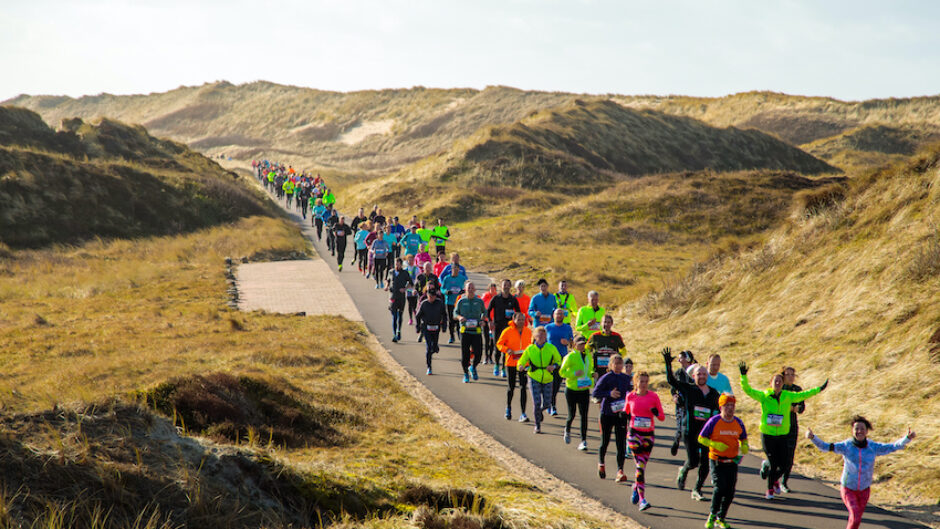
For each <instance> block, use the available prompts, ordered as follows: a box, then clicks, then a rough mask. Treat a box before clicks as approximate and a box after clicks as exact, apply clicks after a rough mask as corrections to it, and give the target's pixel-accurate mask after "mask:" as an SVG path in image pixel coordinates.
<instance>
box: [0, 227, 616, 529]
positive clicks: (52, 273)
mask: <svg viewBox="0 0 940 529" xmlns="http://www.w3.org/2000/svg"><path fill="white" fill-rule="evenodd" d="M305 247H306V244H305V242H304V240H303V239H302V237H301V236H300V234H299V232H298V231H297V229H296V228H295V227H292V226H289V225H288V224H287V223H285V222H284V221H281V220H276V219H271V218H262V217H253V218H248V219H245V220H242V221H239V222H237V223H235V224H232V225H226V226H220V227H217V228H213V229H209V230H203V231H201V232H197V233H193V234H189V235H184V236H179V237H161V238H152V239H141V240H136V241H128V240H116V241H110V242H103V241H97V242H90V243H87V244H84V245H81V246H75V247H56V248H49V249H45V250H28V251H27V250H22V251H10V250H4V251H3V253H2V257H0V315H2V316H0V344H2V345H0V369H2V371H3V373H4V377H3V379H2V383H0V405H2V407H3V409H4V411H5V412H6V413H10V412H37V411H40V410H46V409H50V408H52V407H54V406H57V405H62V404H66V405H67V406H77V405H78V403H82V402H99V401H101V399H103V398H107V397H114V396H116V397H122V396H127V395H130V394H132V393H133V392H136V391H138V390H142V389H147V388H152V387H155V386H156V385H158V384H160V383H162V382H164V381H166V380H168V379H173V378H179V377H187V376H191V375H201V374H206V373H216V372H220V373H232V374H236V375H247V376H251V377H253V378H254V379H257V380H261V381H266V382H267V383H269V384H271V385H272V386H274V387H283V388H288V389H287V390H288V391H289V392H290V394H291V395H293V396H294V397H295V398H298V399H300V400H302V401H305V402H309V403H311V404H315V405H317V406H320V407H326V408H329V409H335V410H339V411H340V412H343V413H345V414H348V416H349V417H353V418H354V420H349V421H341V422H339V423H337V425H336V427H337V428H338V429H339V430H340V432H341V433H342V434H343V435H344V436H345V438H347V439H349V442H347V443H346V444H345V446H343V447H341V448H340V447H336V448H329V447H327V448H300V449H292V450H288V449H284V448H269V449H268V450H269V455H268V457H272V458H274V459H275V460H276V461H279V462H281V463H283V464H284V465H286V466H287V467H288V468H290V469H292V472H296V473H298V474H299V475H302V476H305V478H304V479H305V480H307V481H306V483H307V485H306V486H307V487H310V488H311V490H314V491H315V490H316V487H317V486H318V485H317V483H321V484H322V486H323V487H330V486H333V485H331V484H335V483H342V484H344V486H348V487H351V490H361V491H363V492H362V493H363V494H366V493H368V494H378V495H379V496H383V497H384V496H388V497H390V498H393V499H394V498H395V497H397V495H398V494H400V493H401V491H404V490H409V489H412V488H414V487H415V484H422V486H425V487H430V488H432V489H438V490H456V489H461V488H464V489H471V490H473V491H475V492H476V493H477V494H482V497H484V498H485V500H486V505H488V506H487V507H483V506H481V505H478V506H477V507H473V506H472V505H471V506H467V510H466V511H465V512H466V516H468V517H470V518H474V517H476V518H479V520H483V521H485V520H487V519H492V517H493V516H499V517H501V518H502V520H503V524H504V526H505V527H543V526H548V525H551V526H555V527H600V526H604V524H603V523H601V522H598V521H597V520H594V519H592V518H590V517H589V516H588V515H586V514H582V513H579V512H578V510H577V509H575V508H572V506H571V505H567V504H564V503H562V502H561V501H559V500H556V499H554V498H552V497H548V496H546V495H544V494H542V493H540V492H539V491H538V490H537V489H536V488H534V487H532V486H531V485H529V484H527V483H524V482H521V481H520V480H519V479H518V478H517V477H515V476H514V475H513V474H512V472H510V471H508V470H507V469H505V468H503V467H501V466H500V465H499V464H498V463H496V462H495V461H494V460H492V459H490V458H489V456H487V455H486V454H483V453H480V452H479V451H478V450H477V449H476V448H475V447H474V446H472V445H470V444H468V443H467V442H465V441H462V440H460V439H458V438H456V437H455V436H453V435H452V434H450V433H449V432H448V431H446V430H445V429H443V428H442V427H441V426H440V425H439V424H438V423H436V422H435V421H434V420H432V418H431V415H430V413H429V412H428V410H427V409H425V408H424V407H423V406H422V405H421V404H419V403H418V402H417V401H416V400H414V399H413V398H411V397H410V396H409V395H408V394H407V393H406V392H405V391H404V390H403V389H402V388H401V387H400V386H398V385H397V383H396V382H395V379H394V378H393V377H392V376H391V375H390V374H389V373H387V372H386V371H384V370H383V369H382V368H381V366H380V365H379V364H378V363H377V361H376V359H375V357H374V356H373V354H372V353H371V351H370V350H369V349H368V347H367V346H366V340H365V338H366V333H367V331H366V330H365V329H364V327H362V326H361V325H360V324H355V323H351V322H349V321H346V320H344V319H342V318H338V317H293V316H283V315H274V314H263V313H237V312H231V311H229V310H227V309H226V308H225V302H226V296H225V288H226V284H225V278H224V264H223V260H224V258H225V257H227V256H235V257H238V256H247V255H252V254H256V253H271V252H290V251H303V250H305ZM233 322H235V323H233ZM362 388H368V391H362ZM379 403H380V404H379ZM58 437H59V436H58V435H57V436H56V438H58ZM36 442H37V443H39V444H41V445H43V446H44V448H43V449H44V450H51V451H52V453H58V452H56V450H60V451H61V450H66V449H68V450H70V452H69V454H72V453H73V452H74V451H75V450H80V449H81V447H80V446H74V445H69V446H68V447H66V446H64V445H63V446H59V447H58V448H57V442H56V441H55V440H54V439H53V438H50V439H49V440H48V441H43V440H42V439H39V440H37V441H36ZM246 442H247V443H248V444H252V445H253V444H255V443H259V441H258V440H257V439H256V440H255V441H250V440H247V441H246ZM47 443H48V444H49V446H48V447H45V444H47ZM259 444H264V440H263V439H262V440H260V443H259ZM64 454H65V453H64V452H63V455H64ZM69 457H71V455H69ZM102 464H104V463H102ZM317 476H320V478H317ZM318 479H319V480H320V481H317V480H318ZM10 483H15V481H14V482H7V487H9V486H10ZM368 491H372V492H368ZM8 492H9V491H8ZM327 492H328V491H327ZM10 493H11V494H12V492H10ZM323 493H324V494H326V492H323ZM3 498H4V501H8V500H9V499H10V497H9V496H3ZM56 505H57V506H56V507H55V509H58V510H57V511H55V512H53V513H52V514H50V517H51V518H50V520H51V521H49V524H50V526H52V527H57V526H59V527H61V526H63V525H66V524H67V522H64V521H61V520H68V519H69V518H68V517H69V516H71V515H70V514H69V513H70V511H69V509H73V510H74V508H75V506H74V505H71V504H56ZM409 505H411V506H410V507H409ZM79 507H81V506H79ZM399 508H400V510H401V511H402V512H404V514H395V513H386V514H377V515H376V516H375V517H366V518H358V517H357V518H355V519H348V520H347V521H346V522H345V524H346V525H348V526H366V527H400V526H405V525H408V526H413V525H417V526H419V527H422V526H432V525H433V524H434V523H437V521H439V518H440V517H441V516H443V517H444V518H447V516H450V515H447V514H446V513H444V514H441V513H439V512H438V511H437V510H434V509H432V510H430V511H429V510H428V509H426V508H420V509H417V510H415V507H414V505H413V504H408V503H402V504H401V505H400V506H399ZM412 511H414V512H412ZM460 512H464V511H460ZM56 513H58V514H56ZM409 513H410V514H409ZM52 518H54V519H52ZM476 518H474V519H476ZM56 520H60V522H57V523H58V525H57V523H53V522H55V521H56ZM436 520H437V521H436ZM158 522H160V520H159V519H158V520H157V521H156V522H154V525H152V526H159V525H161V524H160V523H158ZM474 523H476V522H474ZM481 523H482V522H481ZM144 524H146V520H144ZM144 524H141V525H144ZM429 524H430V525H429ZM468 526H469V527H473V526H475V525H474V524H470V525H468ZM476 526H481V525H480V524H477V525H476Z"/></svg>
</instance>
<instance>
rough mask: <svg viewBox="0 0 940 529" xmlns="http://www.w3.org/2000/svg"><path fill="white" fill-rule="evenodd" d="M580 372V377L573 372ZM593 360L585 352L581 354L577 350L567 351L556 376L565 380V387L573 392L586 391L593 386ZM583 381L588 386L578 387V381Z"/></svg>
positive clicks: (589, 354)
mask: <svg viewBox="0 0 940 529" xmlns="http://www.w3.org/2000/svg"><path fill="white" fill-rule="evenodd" d="M577 371H581V372H582V374H581V376H580V377H579V376H577V375H575V372H577ZM593 373H594V358H593V355H592V354H591V353H588V352H587V351H585V352H583V353H581V352H579V351H578V350H577V349H569V350H568V354H567V355H565V360H564V361H563V362H562V363H561V369H559V370H558V374H559V375H561V376H563V377H564V378H565V387H566V388H568V389H570V390H574V391H587V390H589V389H591V386H593V385H594V377H592V376H591V375H592V374H593ZM579 378H581V379H584V381H585V382H586V383H587V384H588V385H587V386H585V387H580V388H579V387H578V379H579Z"/></svg>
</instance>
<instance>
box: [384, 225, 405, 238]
mask: <svg viewBox="0 0 940 529" xmlns="http://www.w3.org/2000/svg"><path fill="white" fill-rule="evenodd" d="M388 231H390V232H392V235H394V236H395V239H397V240H401V236H402V235H404V234H405V227H404V226H403V225H401V224H392V225H390V226H389V227H388Z"/></svg>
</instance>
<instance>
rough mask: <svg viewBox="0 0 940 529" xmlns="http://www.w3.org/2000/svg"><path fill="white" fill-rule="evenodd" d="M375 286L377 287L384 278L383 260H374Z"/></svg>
mask: <svg viewBox="0 0 940 529" xmlns="http://www.w3.org/2000/svg"><path fill="white" fill-rule="evenodd" d="M374 264H375V284H376V285H378V284H379V283H381V282H382V281H383V279H384V278H385V259H384V258H382V259H376V260H375V263H374Z"/></svg>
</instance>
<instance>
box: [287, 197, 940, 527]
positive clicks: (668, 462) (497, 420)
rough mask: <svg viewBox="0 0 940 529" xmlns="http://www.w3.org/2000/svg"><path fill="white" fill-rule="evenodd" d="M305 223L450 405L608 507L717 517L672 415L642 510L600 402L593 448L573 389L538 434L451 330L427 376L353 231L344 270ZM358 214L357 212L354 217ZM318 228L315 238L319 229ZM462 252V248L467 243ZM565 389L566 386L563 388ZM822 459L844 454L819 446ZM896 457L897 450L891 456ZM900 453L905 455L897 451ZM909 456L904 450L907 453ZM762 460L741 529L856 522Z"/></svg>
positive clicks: (738, 512) (745, 493)
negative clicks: (780, 487)
mask: <svg viewBox="0 0 940 529" xmlns="http://www.w3.org/2000/svg"><path fill="white" fill-rule="evenodd" d="M289 213H290V214H291V215H292V216H293V217H294V218H295V220H296V221H297V222H299V223H301V224H302V225H303V226H304V227H305V228H308V229H305V230H304V231H305V233H307V234H308V236H311V238H312V239H313V243H314V247H315V248H316V250H317V252H319V254H320V257H322V258H323V259H324V261H327V262H328V263H329V264H330V267H331V269H332V270H333V272H334V273H337V275H338V276H339V278H340V282H341V283H342V284H343V286H345V288H346V290H347V291H348V293H349V295H350V296H351V297H352V299H353V301H354V302H355V304H356V306H357V307H358V308H359V311H360V312H361V313H362V316H363V318H364V319H365V323H366V325H367V326H368V328H369V330H370V331H372V333H373V334H374V335H375V336H376V338H378V340H379V342H381V343H382V345H383V346H384V347H385V348H386V349H388V351H389V352H390V353H391V354H392V356H393V357H394V358H395V359H396V360H397V361H398V362H399V363H400V364H401V365H402V366H404V367H405V369H407V370H408V372H409V373H411V375H413V376H414V377H415V378H417V379H418V380H420V381H422V382H423V383H424V384H425V385H426V386H427V387H428V388H429V389H430V390H431V391H432V392H433V393H434V394H435V395H436V396H437V397H438V398H440V399H441V400H443V401H444V402H446V403H447V404H448V405H449V406H451V407H452V408H453V409H454V410H456V411H457V412H458V413H460V414H461V415H463V416H464V417H466V418H467V419H468V420H469V421H470V422H471V423H473V424H474V425H475V426H477V427H478V428H480V429H481V430H483V431H485V432H487V433H488V434H490V435H491V436H493V437H494V438H495V439H497V440H498V441H499V442H501V443H502V444H504V445H505V446H507V447H509V448H510V449H512V450H514V451H515V452H516V453H518V454H520V455H522V456H523V457H525V458H526V459H528V460H529V461H531V462H533V463H535V464H537V465H539V466H541V467H542V468H544V469H546V470H547V471H548V472H550V473H552V474H553V475H555V476H556V477H558V478H559V479H562V480H564V481H566V482H568V483H569V484H571V485H573V486H575V487H577V488H579V489H580V490H581V491H583V492H584V493H585V494H587V495H588V496H591V497H593V498H595V499H597V500H598V501H601V502H602V503H604V504H605V505H607V506H609V507H611V508H613V509H616V510H617V511H620V512H622V513H624V514H626V515H627V516H629V517H631V518H633V519H635V520H637V521H638V522H639V523H640V524H642V525H644V526H647V527H651V528H657V529H658V528H701V527H702V526H703V524H704V521H705V519H706V518H707V517H708V512H709V505H710V500H711V483H710V477H709V481H706V484H705V486H704V487H703V493H704V495H705V498H706V501H704V502H696V501H694V500H692V499H691V497H690V495H689V487H690V486H691V485H692V484H693V483H694V482H695V472H696V471H692V472H690V473H689V477H688V485H687V488H686V490H685V491H679V490H678V489H676V486H675V479H676V473H677V471H678V468H679V467H680V466H681V465H682V462H683V460H684V457H683V454H684V448H680V451H679V454H678V456H676V457H673V456H671V455H670V454H669V447H670V446H671V444H672V439H673V436H674V434H675V423H674V421H673V418H672V417H671V416H670V417H667V421H666V422H665V423H662V424H661V425H660V424H657V426H656V437H657V438H656V444H655V447H654V448H653V453H652V458H651V459H650V461H649V464H648V466H647V472H646V496H647V500H648V501H649V502H650V503H651V504H652V508H651V509H649V510H647V511H644V512H639V511H638V510H637V508H636V506H635V505H632V504H631V503H630V493H631V487H630V486H631V484H632V483H633V475H634V467H633V461H632V460H630V459H627V461H626V463H625V464H624V471H625V472H626V474H627V476H628V478H629V480H628V481H627V482H626V483H616V482H614V480H613V477H614V475H615V474H616V470H617V465H616V448H615V446H614V442H613V439H611V443H610V448H609V449H608V453H607V479H606V480H601V479H600V478H598V476H597V448H598V446H599V445H600V440H599V433H598V426H597V424H598V423H597V407H596V406H595V405H592V406H591V408H590V414H589V417H590V421H589V435H588V447H589V450H588V451H587V452H586V453H584V452H579V451H578V450H577V442H578V441H577V439H578V434H577V431H578V426H577V425H578V421H577V419H576V420H575V423H574V425H573V427H572V430H573V431H572V433H573V434H574V435H572V442H571V444H570V445H566V444H564V441H563V439H562V434H563V430H564V420H565V417H566V413H567V406H566V405H565V401H564V395H563V394H562V393H561V392H559V395H558V405H559V413H558V416H556V417H550V416H548V415H547V414H546V416H545V417H546V419H545V421H544V422H543V424H542V432H543V433H542V434H541V435H536V434H534V433H533V424H532V423H531V422H530V423H525V424H521V423H519V422H517V421H516V418H517V417H518V416H519V400H518V399H519V397H518V391H519V389H518V387H517V389H516V396H515V398H514V402H513V419H512V420H511V421H507V420H506V419H505V418H504V417H503V414H504V411H505V407H506V382H505V380H504V379H502V378H497V377H494V376H493V371H492V366H491V365H484V364H480V366H479V375H480V379H479V380H478V381H476V382H471V383H469V384H464V383H463V382H462V378H463V371H462V370H461V368H460V344H459V339H458V341H457V342H456V343H455V344H453V345H448V344H447V336H446V335H445V334H443V333H442V334H441V343H440V348H441V351H440V354H438V355H436V356H435V358H434V360H433V371H434V375H432V376H427V375H426V374H425V369H426V368H425V360H424V344H423V343H417V341H416V339H417V335H416V333H415V331H414V327H409V326H408V325H407V323H408V322H407V321H406V322H405V326H404V327H403V328H402V341H401V342H399V343H395V342H392V329H391V321H392V320H391V315H390V313H389V311H388V293H387V292H385V291H380V290H376V289H375V282H374V281H373V280H367V279H366V278H365V277H364V276H363V275H361V274H360V273H359V272H358V270H357V268H356V267H355V264H353V263H352V262H351V259H352V255H353V253H354V250H353V249H352V247H353V246H354V243H353V242H352V237H350V241H349V247H347V250H346V251H347V256H346V259H345V261H344V266H343V271H342V272H338V271H337V267H336V258H335V257H332V256H331V255H330V252H329V250H328V249H327V247H326V237H325V235H324V239H323V241H317V240H316V234H315V232H312V231H311V230H309V227H310V218H309V217H308V218H307V219H306V220H303V219H301V217H300V215H299V213H297V212H296V211H293V212H289ZM347 218H351V217H347ZM311 234H312V235H311ZM458 251H459V249H458ZM469 275H470V279H471V280H472V281H474V283H475V284H476V285H477V287H478V292H482V291H483V290H484V289H483V288H481V287H486V285H488V283H489V279H488V278H486V277H485V276H483V275H480V274H474V273H469ZM562 391H564V390H562ZM531 402H532V398H531V395H530V396H529V399H528V404H527V405H528V407H529V410H528V415H529V416H530V417H531V415H532V404H531ZM664 405H665V406H666V408H667V411H670V410H672V409H673V405H672V403H671V400H670V401H669V402H664ZM745 426H747V428H748V435H749V436H751V437H752V438H754V437H756V436H759V435H760V433H759V432H758V430H757V427H756V425H755V424H746V425H745ZM819 457H837V456H835V455H831V454H823V453H821V452H820V453H819ZM888 457H892V456H888ZM894 457H898V456H894ZM900 457H904V456H903V455H900ZM759 467H760V459H759V458H758V457H756V456H750V455H749V456H747V457H746V458H745V460H744V462H743V464H742V465H741V468H740V471H739V474H738V486H737V494H736V496H735V499H734V503H733V504H732V506H731V509H730V511H729V514H728V522H729V523H730V524H731V525H732V527H736V528H737V527H765V528H827V529H828V528H833V529H842V528H844V527H845V526H846V520H847V512H846V510H845V507H844V506H843V504H842V500H841V499H840V497H839V492H838V491H837V490H835V489H833V488H831V487H828V486H826V485H824V484H823V483H821V482H819V481H816V480H812V479H809V478H805V477H803V476H799V475H793V476H791V478H790V485H791V487H792V489H793V491H794V492H791V493H790V494H785V495H783V496H782V497H779V499H775V500H773V501H767V500H765V499H764V497H763V493H764V490H765V484H764V483H763V482H762V481H761V479H760V476H759V474H758V468H759ZM536 485H537V484H536ZM862 527H869V528H873V527H889V528H895V529H907V528H923V527H926V526H924V525H921V524H918V523H916V522H914V521H911V520H908V519H906V518H903V517H901V516H898V515H895V514H894V513H891V512H889V511H886V510H884V509H880V508H877V507H874V506H872V505H869V507H868V509H867V510H866V512H865V516H864V519H863V523H862Z"/></svg>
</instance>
